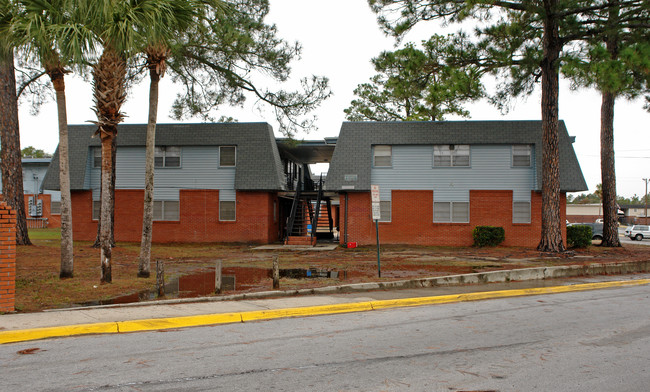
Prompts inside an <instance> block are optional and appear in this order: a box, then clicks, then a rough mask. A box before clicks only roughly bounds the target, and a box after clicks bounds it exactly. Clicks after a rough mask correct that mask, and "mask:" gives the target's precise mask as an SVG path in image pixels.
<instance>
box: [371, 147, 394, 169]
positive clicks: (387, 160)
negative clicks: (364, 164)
mask: <svg viewBox="0 0 650 392" xmlns="http://www.w3.org/2000/svg"><path fill="white" fill-rule="evenodd" d="M392 165H393V149H392V147H391V146H374V147H373V166H374V167H391V166H392Z"/></svg>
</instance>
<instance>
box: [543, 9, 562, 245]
mask: <svg viewBox="0 0 650 392" xmlns="http://www.w3.org/2000/svg"><path fill="white" fill-rule="evenodd" d="M557 1H558V0H544V7H545V9H546V18H545V19H544V59H543V60H542V64H541V67H542V238H541V240H540V242H539V245H538V246H537V250H539V251H542V252H563V251H564V250H565V248H564V243H563V241H562V230H561V229H560V223H561V222H560V216H561V215H560V197H561V194H560V153H559V136H558V135H559V132H558V129H559V122H558V100H559V98H558V95H559V71H558V67H559V56H560V50H561V49H562V44H561V42H560V37H559V35H560V34H559V26H558V21H557V16H555V14H554V11H555V10H556V9H557Z"/></svg>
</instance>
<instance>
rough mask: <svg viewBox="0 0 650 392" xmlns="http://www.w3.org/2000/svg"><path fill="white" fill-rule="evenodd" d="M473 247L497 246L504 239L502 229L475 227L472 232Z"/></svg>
mask: <svg viewBox="0 0 650 392" xmlns="http://www.w3.org/2000/svg"><path fill="white" fill-rule="evenodd" d="M472 236H473V237H474V246H497V245H499V244H500V243H502V242H503V241H504V240H505V239H506V231H505V230H504V229H503V227H496V226H476V227H475V228H474V230H472Z"/></svg>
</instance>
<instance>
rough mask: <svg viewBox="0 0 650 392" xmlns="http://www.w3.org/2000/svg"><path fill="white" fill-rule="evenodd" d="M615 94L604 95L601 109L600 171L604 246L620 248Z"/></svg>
mask: <svg viewBox="0 0 650 392" xmlns="http://www.w3.org/2000/svg"><path fill="white" fill-rule="evenodd" d="M615 101H616V97H615V95H614V94H613V93H606V92H604V93H603V101H602V106H601V109H600V171H601V177H602V192H603V194H602V198H603V242H602V244H601V245H602V246H610V247H618V246H621V242H620V241H619V239H618V208H617V207H616V168H615V159H614V103H615Z"/></svg>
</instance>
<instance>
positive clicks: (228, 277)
mask: <svg viewBox="0 0 650 392" xmlns="http://www.w3.org/2000/svg"><path fill="white" fill-rule="evenodd" d="M343 272H345V271H343ZM280 277H281V278H293V279H309V278H333V279H337V278H338V279H345V274H344V273H339V272H338V271H327V270H321V269H316V268H309V269H301V268H295V269H280ZM214 280H215V270H214V269H206V270H202V271H199V272H196V273H194V274H190V275H185V276H181V277H179V278H176V279H172V280H171V281H170V282H168V283H167V284H165V296H166V297H167V298H192V297H199V296H203V295H209V294H214V286H215V285H214ZM221 282H222V291H223V292H233V291H234V292H238V291H240V292H241V291H247V290H251V289H255V288H259V287H268V289H269V290H270V289H271V286H272V270H271V269H270V268H256V267H227V268H223V269H222V270H221ZM156 297H157V291H145V292H141V293H134V294H130V295H125V296H121V297H116V298H111V299H108V300H105V301H93V302H86V303H83V304H80V305H81V306H95V305H115V304H126V303H132V302H140V301H147V300H153V299H156Z"/></svg>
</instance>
